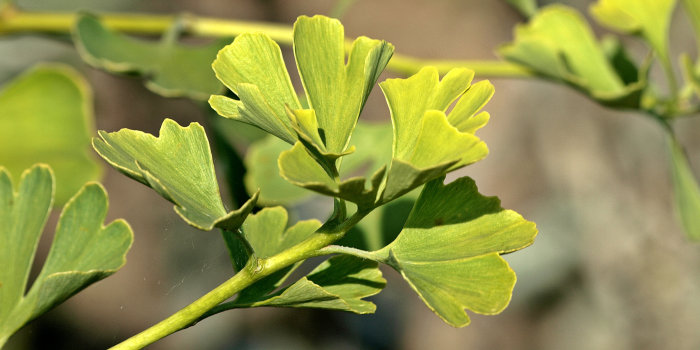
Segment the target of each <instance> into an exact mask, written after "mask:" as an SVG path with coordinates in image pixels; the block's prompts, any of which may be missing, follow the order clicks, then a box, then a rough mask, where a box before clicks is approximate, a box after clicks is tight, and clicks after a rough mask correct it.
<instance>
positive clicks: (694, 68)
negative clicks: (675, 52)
mask: <svg viewBox="0 0 700 350" xmlns="http://www.w3.org/2000/svg"><path fill="white" fill-rule="evenodd" d="M679 58H680V61H681V62H680V63H681V64H680V65H681V71H682V72H683V78H685V84H686V86H687V88H689V89H692V91H693V92H695V95H696V96H698V97H700V60H698V61H697V62H696V63H695V64H693V61H692V60H691V59H690V56H688V54H681V55H680V57H679Z"/></svg>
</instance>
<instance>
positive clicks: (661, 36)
mask: <svg viewBox="0 0 700 350" xmlns="http://www.w3.org/2000/svg"><path fill="white" fill-rule="evenodd" d="M675 6H676V0H598V2H596V3H595V4H593V5H592V6H591V14H592V15H593V17H594V18H596V20H598V22H600V23H601V24H603V25H605V26H607V27H609V28H612V29H614V30H618V31H621V32H624V33H639V34H641V35H642V36H643V37H644V38H645V39H646V40H647V41H648V42H649V44H650V45H651V47H652V48H653V49H654V51H656V53H657V54H658V55H659V56H660V57H661V58H662V59H663V60H664V61H668V59H669V57H668V28H669V25H670V23H671V15H672V14H673V9H674V7H675Z"/></svg>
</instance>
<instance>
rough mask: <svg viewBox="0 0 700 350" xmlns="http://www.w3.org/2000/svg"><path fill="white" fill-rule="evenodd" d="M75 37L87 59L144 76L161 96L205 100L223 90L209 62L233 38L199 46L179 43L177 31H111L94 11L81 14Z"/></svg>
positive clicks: (113, 69) (79, 49) (101, 65)
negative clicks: (149, 36) (145, 36)
mask: <svg viewBox="0 0 700 350" xmlns="http://www.w3.org/2000/svg"><path fill="white" fill-rule="evenodd" d="M173 30H177V28H173ZM171 34H174V33H171ZM73 39H74V41H75V45H76V47H77V49H78V52H79V53H80V56H81V57H82V58H83V60H85V62H87V63H89V64H90V65H92V66H94V67H97V68H100V69H104V70H106V71H108V72H112V73H136V74H138V75H140V76H143V77H144V78H145V79H146V87H148V88H149V89H150V90H152V91H153V92H155V93H157V94H160V95H162V96H166V97H189V98H193V99H197V100H206V99H207V98H209V95H211V94H217V93H220V92H221V91H222V90H223V86H222V85H221V83H219V82H218V81H217V80H216V77H215V76H214V73H212V71H211V68H210V64H211V62H212V61H213V60H214V57H216V53H217V52H218V51H219V49H221V48H222V47H223V46H224V45H226V44H228V43H230V42H231V40H230V39H220V40H217V41H215V42H213V43H211V44H208V45H205V46H196V47H195V46H192V47H190V46H185V45H182V44H179V43H178V42H177V41H176V39H177V38H176V37H174V35H170V36H169V35H166V36H165V37H164V38H163V39H162V40H161V41H159V42H153V41H148V40H142V39H136V38H131V37H128V36H126V35H123V34H120V33H117V32H115V31H112V30H110V29H108V28H106V27H105V26H104V25H103V24H102V23H101V22H100V20H99V19H98V18H96V17H94V16H91V15H81V16H80V17H79V18H78V20H77V22H76V25H75V28H74V31H73Z"/></svg>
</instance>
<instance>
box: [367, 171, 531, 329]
mask: <svg viewBox="0 0 700 350" xmlns="http://www.w3.org/2000/svg"><path fill="white" fill-rule="evenodd" d="M443 180H444V178H439V179H436V180H433V181H431V182H429V183H428V184H426V185H425V187H424V188H423V191H422V192H421V194H420V197H419V198H418V200H417V202H416V204H415V206H414V208H413V210H412V211H411V214H410V216H409V217H408V220H407V221H406V224H405V226H404V229H403V230H402V231H401V233H400V234H399V236H398V237H397V238H396V240H395V241H394V242H392V243H391V244H389V245H388V246H386V247H385V248H383V249H381V250H379V251H376V252H374V254H376V255H378V256H383V257H384V259H385V260H387V261H388V263H389V264H390V265H391V266H392V267H394V268H395V269H396V270H397V271H399V272H400V273H401V275H402V276H403V277H404V279H406V281H408V283H409V284H410V285H411V287H412V288H413V289H414V290H415V291H416V292H417V293H418V295H419V296H420V297H421V298H422V299H423V301H424V302H425V303H426V304H427V305H428V307H429V308H430V309H431V310H433V311H434V312H435V313H436V314H437V315H438V316H440V317H441V318H442V319H443V320H444V321H445V322H447V323H448V324H450V325H452V326H455V327H462V326H466V325H467V324H469V317H468V316H467V314H466V312H465V311H464V309H465V308H466V309H469V310H472V311H474V312H477V313H481V314H496V313H499V312H501V311H502V310H503V309H504V308H505V307H506V306H507V305H508V302H509V301H510V297H511V293H512V290H513V286H514V284H515V273H514V272H513V271H512V270H511V269H510V267H509V266H508V264H507V263H506V261H505V260H503V259H502V258H501V257H500V256H499V254H503V253H508V252H512V251H515V250H518V249H521V248H524V247H526V246H528V245H530V244H532V242H533V240H534V238H535V235H536V234H537V229H536V228H535V224H534V223H532V222H529V221H526V220H525V219H523V218H522V217H521V216H520V215H519V214H518V213H516V212H513V211H510V210H504V209H503V208H501V207H500V203H499V200H498V199H497V198H495V197H484V196H482V195H480V194H479V193H478V191H477V188H476V185H475V184H474V181H473V180H472V179H469V178H466V177H465V178H460V179H457V180H455V181H454V182H452V183H450V184H448V185H444V184H443V183H442V181H443Z"/></svg>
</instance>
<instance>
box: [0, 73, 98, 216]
mask: <svg viewBox="0 0 700 350" xmlns="http://www.w3.org/2000/svg"><path fill="white" fill-rule="evenodd" d="M93 123H94V122H93V116H92V93H91V91H90V88H89V86H88V85H87V83H86V82H85V80H84V79H83V78H82V77H81V76H80V75H79V74H78V73H77V72H76V71H74V70H73V69H72V68H70V67H68V66H63V65H45V66H38V67H35V68H33V69H31V70H29V71H28V72H26V73H24V74H23V75H21V76H20V77H19V78H17V79H15V80H14V81H12V82H11V83H9V84H8V85H6V86H5V87H4V88H3V89H2V91H0V165H2V166H4V167H6V168H7V169H8V170H9V171H10V173H12V174H14V176H15V177H16V178H19V175H20V174H21V173H22V171H23V170H24V169H27V168H29V167H30V166H32V165H33V164H35V163H38V162H43V163H46V164H49V165H51V167H53V169H55V171H56V204H57V205H62V204H63V203H65V202H66V201H67V200H68V199H69V198H70V197H71V196H72V195H73V194H75V192H77V191H78V189H80V187H81V186H83V185H84V184H85V183H86V182H87V181H90V180H96V179H98V178H99V176H100V173H101V168H100V167H99V165H98V164H97V159H95V157H94V156H92V154H91V153H90V149H89V147H90V134H92V133H93Z"/></svg>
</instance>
